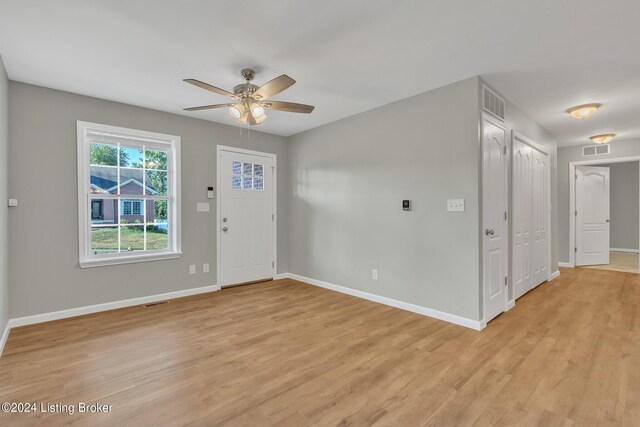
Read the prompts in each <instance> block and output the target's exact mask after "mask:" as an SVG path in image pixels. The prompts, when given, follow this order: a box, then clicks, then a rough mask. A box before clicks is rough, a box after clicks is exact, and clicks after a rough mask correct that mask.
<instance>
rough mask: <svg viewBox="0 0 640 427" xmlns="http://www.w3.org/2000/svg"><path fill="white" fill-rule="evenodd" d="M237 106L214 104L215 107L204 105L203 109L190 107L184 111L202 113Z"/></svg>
mask: <svg viewBox="0 0 640 427" xmlns="http://www.w3.org/2000/svg"><path fill="white" fill-rule="evenodd" d="M234 105H236V104H213V105H203V106H201V107H190V108H185V109H184V111H200V110H212V109H214V108H224V107H232V106H234Z"/></svg>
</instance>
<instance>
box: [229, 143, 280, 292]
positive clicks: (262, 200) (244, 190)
mask: <svg viewBox="0 0 640 427" xmlns="http://www.w3.org/2000/svg"><path fill="white" fill-rule="evenodd" d="M219 164H220V168H221V169H220V171H221V174H220V183H219V190H218V191H220V223H219V224H218V227H220V233H219V236H220V251H221V254H220V280H221V286H227V285H232V284H238V283H245V282H251V281H257V280H262V279H269V278H273V275H274V273H273V267H274V265H273V261H274V254H273V242H274V240H273V239H274V236H273V229H274V219H275V218H274V211H273V194H274V193H273V174H274V168H273V167H272V166H273V160H272V159H271V158H269V157H262V156H256V155H250V154H244V153H236V152H231V151H221V152H220V163H219Z"/></svg>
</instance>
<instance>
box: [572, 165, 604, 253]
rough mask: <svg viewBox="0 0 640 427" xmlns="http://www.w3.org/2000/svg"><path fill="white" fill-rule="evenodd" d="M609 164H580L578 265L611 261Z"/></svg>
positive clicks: (577, 222)
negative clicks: (604, 165) (605, 165)
mask: <svg viewBox="0 0 640 427" xmlns="http://www.w3.org/2000/svg"><path fill="white" fill-rule="evenodd" d="M610 184H611V182H610V175H609V168H608V167H596V166H576V213H575V215H576V249H575V252H576V265H604V264H609V231H610V230H609V191H610V188H609V187H610Z"/></svg>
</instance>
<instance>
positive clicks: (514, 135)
mask: <svg viewBox="0 0 640 427" xmlns="http://www.w3.org/2000/svg"><path fill="white" fill-rule="evenodd" d="M516 140H517V141H520V142H522V143H523V144H526V145H528V146H529V147H531V148H533V149H534V150H537V151H539V152H541V153H542V154H544V155H546V156H547V160H548V161H549V164H548V167H547V176H546V180H547V182H546V186H547V280H551V275H552V274H553V272H552V271H551V210H552V209H553V207H552V206H551V153H549V151H548V150H546V149H545V148H544V147H543V146H542V145H540V144H538V143H537V142H535V141H534V140H532V139H531V138H528V137H527V136H525V135H524V134H523V133H522V132H520V131H517V130H515V129H513V130H511V158H510V161H509V164H510V165H512V167H511V200H510V203H509V207H510V212H511V217H512V218H511V219H513V212H514V209H513V201H514V199H515V198H514V188H513V145H514V144H513V143H514V142H515V141H516ZM512 224H513V221H510V222H509V226H510V233H509V237H510V240H509V245H510V248H509V256H510V257H511V262H510V263H509V278H510V280H509V281H510V282H511V299H510V300H509V304H508V305H509V308H511V307H513V305H515V300H516V299H515V295H516V292H515V287H514V285H513V271H514V262H515V256H514V250H515V245H514V244H513V237H514V236H513V226H512Z"/></svg>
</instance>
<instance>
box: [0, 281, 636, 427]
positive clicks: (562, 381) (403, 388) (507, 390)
mask: <svg viewBox="0 0 640 427" xmlns="http://www.w3.org/2000/svg"><path fill="white" fill-rule="evenodd" d="M639 306H640V275H636V274H626V273H616V272H610V271H601V270H587V269H562V274H561V276H560V277H559V278H558V279H556V280H554V281H552V282H551V283H548V284H543V285H541V286H540V287H538V288H537V289H535V290H533V291H531V292H529V293H528V294H527V295H525V296H524V297H522V298H521V299H520V300H518V302H517V304H516V307H515V308H513V309H512V310H511V311H509V312H507V313H504V314H503V315H501V316H499V317H498V318H496V319H495V320H494V321H493V322H491V323H490V324H489V326H488V327H487V328H486V329H485V330H483V331H482V332H477V331H472V330H469V329H466V328H463V327H459V326H455V325H451V324H448V323H445V322H441V321H438V320H433V319H430V318H427V317H423V316H420V315H417V314H413V313H408V312H405V311H401V310H398V309H394V308H390V307H386V306H383V305H378V304H375V303H372V302H368V301H364V300H360V299H357V298H353V297H349V296H346V295H343V294H339V293H335V292H331V291H328V290H324V289H321V288H316V287H313V286H310V285H305V284H301V283H298V282H294V281H292V280H281V281H277V282H271V283H264V284H257V285H251V286H244V287H239V288H232V289H227V290H223V291H221V292H217V293H212V294H208V295H202V296H197V297H189V298H184V299H181V300H174V301H172V302H170V303H169V304H165V305H158V306H155V307H150V308H142V307H133V308H128V309H121V310H117V311H113V312H108V313H100V314H95V315H89V316H84V317H79V318H74V319H67V320H62V321H57V322H52V323H48V324H40V325H34V326H29V327H24V328H20V329H15V330H13V331H12V332H11V335H10V337H9V341H8V343H7V346H6V348H5V352H4V354H3V355H2V358H0V402H4V401H16V402H33V401H36V402H38V401H45V402H50V403H55V402H63V403H72V402H78V401H84V402H94V401H99V402H101V403H105V404H110V405H113V412H112V413H110V414H102V415H83V414H80V415H79V414H75V415H72V416H69V415H52V414H45V415H43V414H37V415H35V416H33V415H31V416H30V415H25V414H1V415H0V425H13V424H15V425H19V424H22V425H34V424H36V422H38V421H39V422H42V423H46V424H48V425H56V424H62V423H74V424H78V425H124V424H126V425H152V424H159V425H183V424H193V425H203V426H213V425H234V426H235V425H251V426H261V425H280V426H306V425H320V426H325V425H337V424H340V425H371V424H375V425H382V426H414V425H416V426H418V425H432V426H450V425H479V426H484V425H501V426H514V425H545V426H552V425H566V426H569V425H585V426H594V425H636V426H637V425H639V424H640V334H639V331H638V328H639V326H640V325H639V324H638V314H639Z"/></svg>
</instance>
